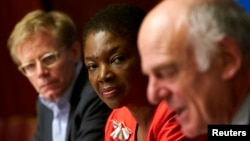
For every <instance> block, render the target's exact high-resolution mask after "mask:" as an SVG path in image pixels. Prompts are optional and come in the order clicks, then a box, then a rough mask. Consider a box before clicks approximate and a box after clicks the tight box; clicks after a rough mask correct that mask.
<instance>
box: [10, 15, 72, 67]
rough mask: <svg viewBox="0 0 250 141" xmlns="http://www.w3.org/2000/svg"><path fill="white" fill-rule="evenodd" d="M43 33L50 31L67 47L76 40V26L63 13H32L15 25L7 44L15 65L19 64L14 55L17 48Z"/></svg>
mask: <svg viewBox="0 0 250 141" xmlns="http://www.w3.org/2000/svg"><path fill="white" fill-rule="evenodd" d="M43 31H50V32H51V33H52V35H53V36H54V37H55V39H57V40H58V42H59V43H61V44H62V45H65V46H68V47H69V46H70V45H71V44H72V43H73V42H74V41H76V40H77V30H76V26H75V24H74V22H73V21H72V19H71V18H70V17H69V16H68V15H66V14H65V13H62V12H59V11H51V12H45V11H42V10H35V11H32V12H30V13H28V14H27V15H25V16H24V17H23V18H22V19H21V20H20V21H19V22H18V23H17V24H16V25H15V27H14V29H13V31H12V33H11V34H10V37H9V39H8V42H7V46H8V49H9V51H10V55H11V57H12V59H13V61H14V62H15V63H17V64H19V63H20V62H19V60H18V58H17V54H16V50H17V47H18V46H19V45H20V44H21V43H23V42H24V41H25V40H26V39H28V38H29V37H31V36H32V35H34V34H35V33H38V32H43Z"/></svg>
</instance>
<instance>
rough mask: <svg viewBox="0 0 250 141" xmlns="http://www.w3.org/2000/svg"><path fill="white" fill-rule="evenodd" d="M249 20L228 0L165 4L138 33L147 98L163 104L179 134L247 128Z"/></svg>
mask: <svg viewBox="0 0 250 141" xmlns="http://www.w3.org/2000/svg"><path fill="white" fill-rule="evenodd" d="M249 33H250V18H249V15H247V13H246V12H245V11H244V10H243V9H242V8H241V7H240V6H239V5H238V4H237V3H236V2H235V1H234V0H165V1H162V2H161V3H159V4H158V5H157V6H156V7H154V8H153V9H152V10H151V11H150V12H149V13H148V15H147V16H146V18H145V19H144V21H143V23H142V26H141V28H140V32H139V37H138V44H139V52H140V56H141V59H142V70H143V73H145V74H146V75H148V76H149V84H148V88H147V94H148V99H149V101H150V102H151V103H153V104H157V103H159V102H160V101H161V100H162V99H164V100H166V102H167V103H168V105H169V107H171V108H172V109H173V110H175V111H176V113H177V120H178V121H179V123H180V124H181V128H182V131H183V132H184V134H185V135H187V136H188V137H190V138H192V137H195V136H198V135H200V134H204V133H207V132H208V129H207V127H208V125H209V124H242V125H245V124H249V116H250V114H249V113H250V93H249V92H250V60H249V59H250V42H249V41H250V34H249Z"/></svg>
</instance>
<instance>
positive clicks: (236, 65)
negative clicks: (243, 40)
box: [219, 37, 242, 79]
mask: <svg viewBox="0 0 250 141" xmlns="http://www.w3.org/2000/svg"><path fill="white" fill-rule="evenodd" d="M219 45H220V53H221V61H222V78H223V79H231V78H232V77H233V76H234V75H235V74H236V73H237V71H238V70H239V69H240V67H241V65H242V52H241V49H240V45H239V43H238V42H237V41H236V40H235V39H233V38H230V37H226V38H224V39H223V40H221V41H220V43H219Z"/></svg>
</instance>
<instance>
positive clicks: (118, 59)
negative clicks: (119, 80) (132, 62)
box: [112, 56, 125, 64]
mask: <svg viewBox="0 0 250 141" xmlns="http://www.w3.org/2000/svg"><path fill="white" fill-rule="evenodd" d="M124 60H125V57H123V56H118V57H115V58H114V60H113V61H112V63H115V64H120V63H122V62H123V61H124Z"/></svg>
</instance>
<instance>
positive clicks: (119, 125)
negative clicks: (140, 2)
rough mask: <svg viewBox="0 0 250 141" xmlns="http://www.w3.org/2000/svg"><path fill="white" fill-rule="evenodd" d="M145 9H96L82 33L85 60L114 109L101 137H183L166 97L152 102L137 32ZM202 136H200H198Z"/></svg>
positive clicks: (128, 140) (113, 140) (122, 140)
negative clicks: (141, 64) (143, 68)
mask: <svg viewBox="0 0 250 141" xmlns="http://www.w3.org/2000/svg"><path fill="white" fill-rule="evenodd" d="M144 16H145V11H143V10H142V9H140V8H138V7H136V6H133V5H129V4H118V5H111V6H108V7H107V8H105V9H102V10H100V11H99V12H97V13H96V14H95V15H94V16H93V17H92V18H91V19H90V21H89V22H88V23H87V25H86V26H85V29H84V33H83V46H84V51H83V52H84V62H85V65H86V67H87V69H88V74H89V79H90V82H91V84H92V86H93V87H94V89H95V91H96V92H97V94H98V96H99V97H100V98H101V99H102V100H103V101H104V102H105V103H106V104H107V105H108V106H109V107H110V108H112V109H114V110H113V112H112V113H111V114H110V116H109V119H108V121H107V123H106V128H105V141H117V140H118V141H145V140H148V141H180V140H187V139H186V138H185V137H184V135H183V134H182V132H181V130H180V126H179V124H178V123H177V122H176V120H175V113H174V112H173V111H170V110H169V109H168V107H167V105H166V103H165V102H162V103H160V104H159V105H151V104H150V103H149V102H148V100H147V97H146V87H147V82H148V81H147V77H146V76H144V75H143V74H142V72H141V67H140V57H139V53H138V51H137V42H136V41H137V33H138V30H139V27H140V24H141V22H142V20H143V18H144ZM202 139H203V138H202Z"/></svg>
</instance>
